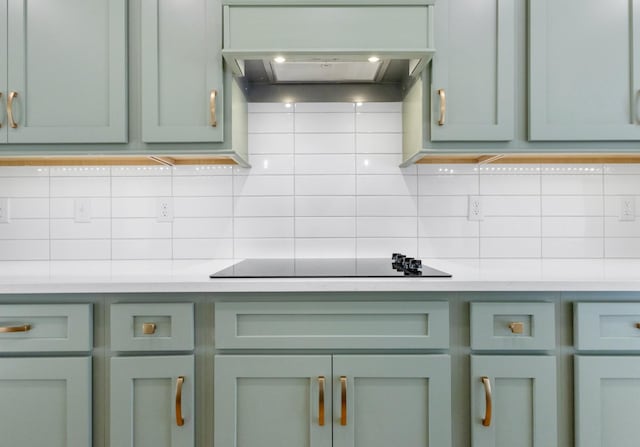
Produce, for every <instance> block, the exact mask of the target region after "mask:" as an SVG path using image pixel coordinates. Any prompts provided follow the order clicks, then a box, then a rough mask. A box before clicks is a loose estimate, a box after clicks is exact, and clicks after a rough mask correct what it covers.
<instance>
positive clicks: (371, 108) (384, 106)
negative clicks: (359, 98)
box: [356, 102, 402, 113]
mask: <svg viewBox="0 0 640 447" xmlns="http://www.w3.org/2000/svg"><path fill="white" fill-rule="evenodd" d="M356 111H357V112H358V113H369V112H371V113H379V112H387V113H402V103H401V102H362V103H358V105H357V106H356Z"/></svg>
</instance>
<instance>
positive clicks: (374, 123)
mask: <svg viewBox="0 0 640 447" xmlns="http://www.w3.org/2000/svg"><path fill="white" fill-rule="evenodd" d="M356 132H357V133H391V132H397V133H401V132H402V114H401V113H356Z"/></svg>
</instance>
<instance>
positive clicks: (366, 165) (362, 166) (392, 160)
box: [356, 154, 416, 175]
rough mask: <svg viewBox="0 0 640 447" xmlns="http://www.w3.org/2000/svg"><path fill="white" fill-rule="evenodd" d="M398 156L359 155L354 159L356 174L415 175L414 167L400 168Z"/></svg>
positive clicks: (399, 156) (400, 159) (400, 158)
mask: <svg viewBox="0 0 640 447" xmlns="http://www.w3.org/2000/svg"><path fill="white" fill-rule="evenodd" d="M400 163H402V156H401V155H400V154H359V155H358V156H357V157H356V172H357V173H358V174H359V175H363V174H364V175H367V174H415V173H416V171H415V166H409V167H407V168H400V167H399V165H400Z"/></svg>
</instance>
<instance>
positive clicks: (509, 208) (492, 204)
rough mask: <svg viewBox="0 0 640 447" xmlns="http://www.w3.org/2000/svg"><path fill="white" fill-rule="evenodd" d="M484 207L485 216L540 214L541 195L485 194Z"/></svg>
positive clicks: (483, 198)
mask: <svg viewBox="0 0 640 447" xmlns="http://www.w3.org/2000/svg"><path fill="white" fill-rule="evenodd" d="M482 207H483V211H484V215H485V217H491V216H539V215H540V196H483V197H482ZM466 211H467V210H466V209H465V215H466Z"/></svg>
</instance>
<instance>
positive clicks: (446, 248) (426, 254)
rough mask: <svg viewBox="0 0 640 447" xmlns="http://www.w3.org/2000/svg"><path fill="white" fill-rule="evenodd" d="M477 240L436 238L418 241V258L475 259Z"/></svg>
mask: <svg viewBox="0 0 640 447" xmlns="http://www.w3.org/2000/svg"><path fill="white" fill-rule="evenodd" d="M479 253H480V250H479V245H478V238H460V237H436V238H424V237H421V238H419V239H418V256H419V257H420V258H443V259H447V258H477V257H479Z"/></svg>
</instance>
